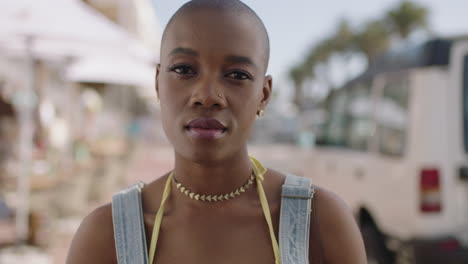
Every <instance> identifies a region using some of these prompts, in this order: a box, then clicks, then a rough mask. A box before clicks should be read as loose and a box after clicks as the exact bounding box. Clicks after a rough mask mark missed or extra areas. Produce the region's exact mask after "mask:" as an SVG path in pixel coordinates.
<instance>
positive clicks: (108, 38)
mask: <svg viewBox="0 0 468 264" xmlns="http://www.w3.org/2000/svg"><path fill="white" fill-rule="evenodd" d="M26 36H27V37H32V38H33V39H34V42H33V43H32V47H31V48H32V52H33V53H34V54H35V55H37V56H39V57H47V56H62V57H63V56H74V57H80V56H90V55H91V56H100V55H111V54H114V55H115V54H122V53H127V54H129V55H131V56H132V57H135V58H137V59H140V60H146V61H152V60H154V59H155V56H154V54H153V53H152V52H150V51H149V50H148V49H147V48H145V47H144V46H143V45H141V44H140V42H138V41H137V40H136V39H134V38H133V37H132V36H131V35H129V34H128V33H127V32H125V31H124V30H122V29H120V28H119V27H118V26H117V25H115V24H114V23H112V22H111V21H109V20H108V19H106V18H105V17H104V16H103V15H101V14H99V13H98V12H97V11H95V10H93V9H92V8H90V7H88V6H86V5H85V4H84V3H82V2H81V1H78V0H6V1H5V0H3V1H0V46H3V47H4V48H5V47H6V48H8V49H9V50H10V51H12V52H18V53H24V48H25V44H24V37H26Z"/></svg>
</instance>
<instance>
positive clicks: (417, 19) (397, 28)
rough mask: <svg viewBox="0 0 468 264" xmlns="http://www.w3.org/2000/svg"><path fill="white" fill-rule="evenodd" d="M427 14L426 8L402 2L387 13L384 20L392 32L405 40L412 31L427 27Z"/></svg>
mask: <svg viewBox="0 0 468 264" xmlns="http://www.w3.org/2000/svg"><path fill="white" fill-rule="evenodd" d="M428 13H429V10H428V9H427V8H426V7H423V6H420V5H418V4H416V3H413V2H410V1H408V0H404V1H402V2H401V4H400V5H399V6H397V7H396V8H394V9H392V10H390V11H388V13H387V15H386V20H387V21H388V22H389V25H390V26H391V29H392V31H393V32H396V33H398V35H399V36H400V37H401V38H403V39H406V38H408V36H409V34H411V32H412V31H414V30H416V29H418V28H425V27H427V22H428V21H427V20H428Z"/></svg>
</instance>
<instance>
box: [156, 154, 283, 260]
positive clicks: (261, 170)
mask: <svg viewBox="0 0 468 264" xmlns="http://www.w3.org/2000/svg"><path fill="white" fill-rule="evenodd" d="M250 161H251V162H252V167H253V171H254V174H255V179H256V181H257V191H258V196H259V197H260V203H261V205H262V209H263V214H264V215H265V220H266V222H267V224H268V229H269V230H270V237H271V243H272V246H273V253H274V255H275V264H280V263H281V258H280V251H279V245H278V240H276V236H275V231H274V230H273V222H272V220H271V213H270V208H269V206H268V200H267V198H266V195H265V190H264V189H263V186H262V181H263V179H264V177H263V175H264V174H265V172H266V171H267V170H266V168H265V167H263V166H262V164H261V163H260V162H259V161H258V160H256V159H255V158H254V157H250ZM172 175H173V173H172V172H171V174H170V175H169V177H167V180H166V186H165V187H164V193H163V197H162V200H161V205H160V206H159V210H158V213H157V214H156V217H155V219H154V226H153V234H152V236H151V245H150V253H149V261H150V262H149V263H150V264H153V261H154V254H155V252H156V245H157V241H158V237H159V230H160V229H161V223H162V218H163V215H164V205H165V204H166V200H167V198H168V197H169V194H170V192H171V182H172Z"/></svg>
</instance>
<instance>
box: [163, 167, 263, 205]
mask: <svg viewBox="0 0 468 264" xmlns="http://www.w3.org/2000/svg"><path fill="white" fill-rule="evenodd" d="M172 179H173V180H174V182H175V185H176V188H177V189H178V190H179V191H180V192H181V193H183V194H185V195H186V196H188V197H190V199H192V200H197V201H202V202H222V201H227V200H231V199H233V198H236V197H237V196H239V195H241V193H244V192H245V191H246V190H247V189H248V188H249V187H250V186H251V185H252V184H253V182H254V180H255V176H254V174H253V173H252V175H251V176H250V178H249V179H248V180H247V182H246V183H244V185H242V186H241V187H239V188H237V189H236V190H234V191H232V192H230V193H226V194H199V193H194V192H192V191H190V190H189V189H188V188H186V187H184V186H183V185H182V183H180V182H178V181H177V180H176V178H175V177H172Z"/></svg>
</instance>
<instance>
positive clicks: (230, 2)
mask: <svg viewBox="0 0 468 264" xmlns="http://www.w3.org/2000/svg"><path fill="white" fill-rule="evenodd" d="M204 9H205V10H214V11H218V12H221V13H227V14H230V15H235V16H237V17H238V18H239V19H242V20H247V21H248V22H249V23H250V24H251V25H252V26H253V27H254V28H255V29H256V30H257V32H258V34H257V35H258V37H260V38H262V39H263V41H264V43H265V45H264V53H265V56H264V57H265V58H264V60H265V69H266V67H267V66H268V61H269V57H270V40H269V37H268V32H267V30H266V28H265V25H264V24H263V22H262V20H261V19H260V18H259V17H258V15H257V14H256V13H255V11H253V10H252V9H251V8H250V7H249V6H247V5H246V4H244V3H243V2H242V1H239V0H192V1H189V2H187V3H185V4H184V5H183V6H181V7H180V8H179V9H178V10H177V11H176V12H175V13H174V15H173V16H172V17H171V18H170V20H169V22H168V24H167V26H166V28H165V29H164V32H163V36H162V44H161V50H162V49H163V46H164V44H165V39H166V36H167V33H168V32H169V31H170V30H171V27H172V25H173V24H174V22H175V21H177V20H178V19H180V17H183V16H185V15H187V14H189V13H192V12H194V11H198V10H204Z"/></svg>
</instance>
